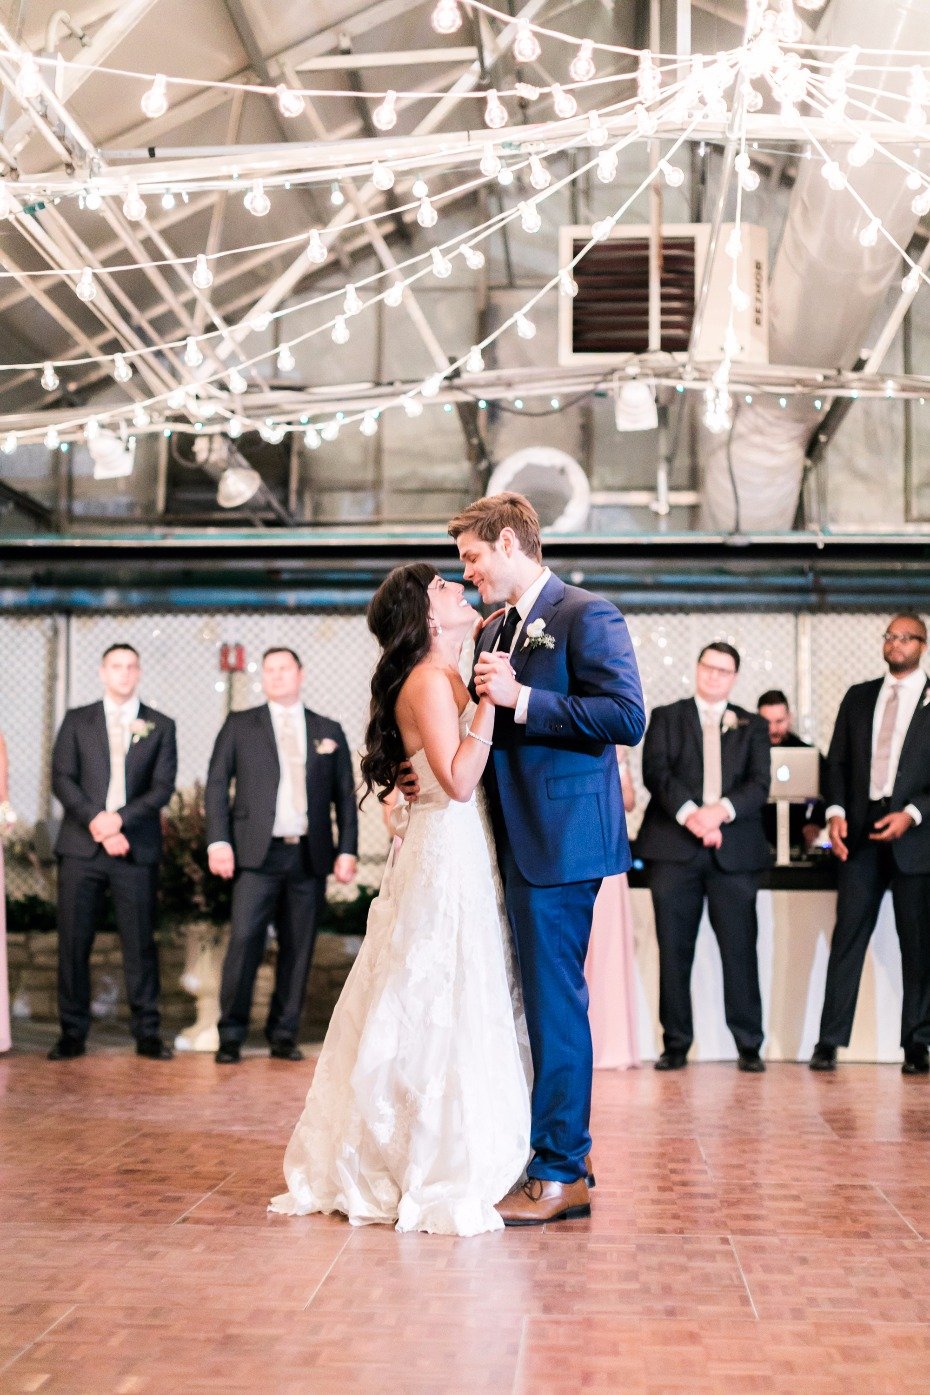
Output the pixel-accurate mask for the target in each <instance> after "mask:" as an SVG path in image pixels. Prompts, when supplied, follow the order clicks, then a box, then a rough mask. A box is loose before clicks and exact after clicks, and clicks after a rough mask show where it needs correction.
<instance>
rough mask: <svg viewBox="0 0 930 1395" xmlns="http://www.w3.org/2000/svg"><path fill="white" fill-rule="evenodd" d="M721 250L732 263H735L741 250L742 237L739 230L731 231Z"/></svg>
mask: <svg viewBox="0 0 930 1395" xmlns="http://www.w3.org/2000/svg"><path fill="white" fill-rule="evenodd" d="M723 250H724V252H725V253H726V255H727V256H728V257H729V258H730V259H731V260H732V261H734V262H735V261H736V259H737V257H738V256H739V254H740V252H742V250H743V237H742V234H741V232H740V230H739V228H733V229H732V230H731V232H730V235H729V237H728V238H727V240H726V244H725V246H724V249H723Z"/></svg>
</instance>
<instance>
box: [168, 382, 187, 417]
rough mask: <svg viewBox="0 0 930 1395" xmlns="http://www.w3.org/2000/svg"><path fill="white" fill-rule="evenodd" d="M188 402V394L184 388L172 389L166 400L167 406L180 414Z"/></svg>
mask: <svg viewBox="0 0 930 1395" xmlns="http://www.w3.org/2000/svg"><path fill="white" fill-rule="evenodd" d="M186 401H187V393H186V392H185V391H184V389H183V388H182V387H176V388H172V389H171V391H170V392H169V393H168V396H167V397H166V398H165V405H166V406H167V407H168V408H169V409H170V410H171V411H172V412H179V411H180V410H181V408H182V407H183V406H184V403H185V402H186Z"/></svg>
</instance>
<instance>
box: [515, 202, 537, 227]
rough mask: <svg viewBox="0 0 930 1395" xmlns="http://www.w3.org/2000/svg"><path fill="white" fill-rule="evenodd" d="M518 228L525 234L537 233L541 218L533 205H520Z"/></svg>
mask: <svg viewBox="0 0 930 1395" xmlns="http://www.w3.org/2000/svg"><path fill="white" fill-rule="evenodd" d="M520 226H521V227H522V228H523V231H524V232H526V233H538V232H539V229H540V228H541V227H542V218H541V217H540V214H539V209H538V208H537V207H536V204H535V203H521V204H520Z"/></svg>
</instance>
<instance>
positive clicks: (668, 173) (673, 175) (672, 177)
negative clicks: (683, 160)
mask: <svg viewBox="0 0 930 1395" xmlns="http://www.w3.org/2000/svg"><path fill="white" fill-rule="evenodd" d="M659 169H660V170H661V171H662V178H663V179H664V180H665V182H666V184H667V185H668V187H669V188H670V189H680V188H681V186H682V184H683V183H684V182H685V172H684V170H683V169H681V168H680V167H679V166H678V165H670V164H669V162H668V160H660V161H659Z"/></svg>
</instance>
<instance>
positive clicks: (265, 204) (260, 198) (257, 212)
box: [242, 179, 271, 218]
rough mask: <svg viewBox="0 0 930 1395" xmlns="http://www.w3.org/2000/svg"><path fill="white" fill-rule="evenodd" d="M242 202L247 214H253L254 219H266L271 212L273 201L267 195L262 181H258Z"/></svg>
mask: <svg viewBox="0 0 930 1395" xmlns="http://www.w3.org/2000/svg"><path fill="white" fill-rule="evenodd" d="M242 202H243V204H244V205H245V208H246V212H248V213H251V215H252V217H253V218H264V217H265V216H266V215H267V214H269V213H270V212H271V199H270V198H269V197H268V195H267V194H266V193H265V186H264V184H263V183H262V181H261V180H260V179H256V181H255V183H254V184H253V185H252V187H251V189H250V190H249V192H248V193H247V194H246V196H245V198H244V199H243V200H242Z"/></svg>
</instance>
